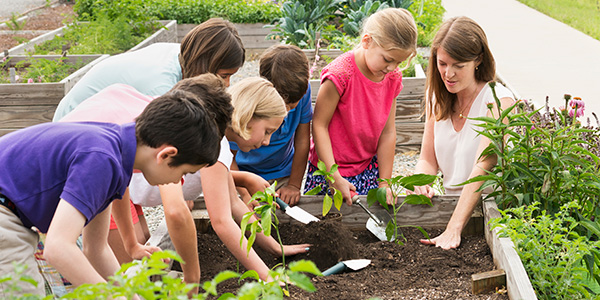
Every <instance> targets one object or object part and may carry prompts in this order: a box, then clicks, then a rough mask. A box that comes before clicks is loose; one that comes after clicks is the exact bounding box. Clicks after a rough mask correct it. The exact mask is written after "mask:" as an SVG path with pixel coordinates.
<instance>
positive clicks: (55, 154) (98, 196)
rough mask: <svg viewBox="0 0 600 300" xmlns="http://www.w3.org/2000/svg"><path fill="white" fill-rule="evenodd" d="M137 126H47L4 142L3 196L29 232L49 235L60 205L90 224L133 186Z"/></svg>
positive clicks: (0, 155) (0, 156)
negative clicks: (71, 208) (31, 229)
mask: <svg viewBox="0 0 600 300" xmlns="http://www.w3.org/2000/svg"><path fill="white" fill-rule="evenodd" d="M136 146H137V143H136V137H135V124H134V123H128V124H125V125H122V126H121V125H116V124H108V123H91V122H90V123H44V124H40V125H36V126H32V127H28V128H25V129H22V130H18V131H15V132H12V133H10V134H7V135H5V136H3V137H2V138H0V149H1V150H0V174H2V175H1V176H0V193H2V194H3V195H5V196H6V197H8V198H9V199H10V200H11V201H12V202H13V203H14V204H15V206H16V207H17V212H18V216H19V218H20V219H21V221H22V222H23V225H25V226H26V227H28V228H29V227H31V226H35V227H37V228H38V229H39V230H40V231H41V232H44V233H45V232H47V231H48V227H49V226H50V221H51V220H52V217H53V216H54V212H55V211H56V207H57V206H58V202H59V200H60V199H64V200H66V201H67V202H68V203H69V204H71V205H73V206H74V207H75V208H76V209H77V210H79V211H80V212H81V213H82V214H83V215H84V216H85V218H86V219H87V221H86V224H87V223H89V222H90V220H92V219H93V218H94V217H95V216H96V215H98V214H99V213H101V212H102V211H103V210H104V209H105V208H106V207H107V206H108V205H109V204H110V202H111V201H112V200H113V199H120V198H121V197H122V195H123V193H125V189H126V188H127V186H128V185H129V181H130V180H131V174H132V172H133V162H134V159H135V152H136Z"/></svg>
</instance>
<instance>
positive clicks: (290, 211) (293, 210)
mask: <svg viewBox="0 0 600 300" xmlns="http://www.w3.org/2000/svg"><path fill="white" fill-rule="evenodd" d="M275 202H277V204H279V207H280V208H281V210H283V212H285V214H286V215H288V216H290V217H292V218H294V219H295V220H296V221H298V222H302V223H304V224H308V223H310V222H318V221H319V219H317V217H315V216H313V215H311V214H309V213H308V212H306V211H305V210H304V209H302V208H300V207H298V206H294V207H291V206H289V205H288V204H287V203H285V202H283V201H282V200H281V199H279V197H277V198H275Z"/></svg>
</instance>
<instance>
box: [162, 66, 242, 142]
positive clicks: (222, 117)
mask: <svg viewBox="0 0 600 300" xmlns="http://www.w3.org/2000/svg"><path fill="white" fill-rule="evenodd" d="M173 89H174V90H175V89H178V90H183V91H187V92H190V93H193V94H195V95H197V96H198V97H200V99H201V100H203V102H204V105H205V107H206V109H207V110H208V111H209V112H210V113H212V114H214V119H215V122H216V123H217V126H218V128H219V133H220V134H221V136H223V135H225V129H227V127H228V126H229V125H230V124H231V114H232V113H233V106H232V104H231V96H230V95H229V93H227V92H226V86H225V82H224V81H223V80H222V79H221V78H219V77H218V76H216V75H214V74H210V73H207V74H202V75H198V76H195V77H191V78H188V79H183V80H181V81H179V82H178V83H177V84H175V86H173Z"/></svg>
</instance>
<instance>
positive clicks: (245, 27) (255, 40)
mask: <svg viewBox="0 0 600 300" xmlns="http://www.w3.org/2000/svg"><path fill="white" fill-rule="evenodd" d="M197 25H198V24H177V42H181V41H182V40H183V38H184V37H185V35H186V34H187V33H188V32H190V31H191V30H192V29H194V27H196V26H197ZM265 25H267V24H263V23H256V24H234V26H235V28H236V29H237V31H238V34H239V35H240V39H241V40H242V43H243V44H244V48H246V50H247V51H248V50H250V53H257V52H256V51H252V49H261V50H264V49H267V48H269V47H270V46H272V45H275V44H278V43H280V41H278V40H267V39H266V36H267V35H268V34H269V33H270V32H271V28H264V26H265ZM260 52H262V51H260Z"/></svg>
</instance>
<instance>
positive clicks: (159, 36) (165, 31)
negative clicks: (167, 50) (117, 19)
mask: <svg viewBox="0 0 600 300" xmlns="http://www.w3.org/2000/svg"><path fill="white" fill-rule="evenodd" d="M159 22H160V23H161V24H162V25H163V26H164V27H163V28H160V29H159V30H157V31H156V32H155V33H154V34H152V35H151V36H149V37H148V38H146V39H145V40H143V41H142V42H140V43H139V44H137V45H135V46H134V47H133V48H131V49H130V50H129V51H132V50H137V49H141V48H144V47H146V46H148V45H151V44H153V43H160V42H163V43H175V42H177V21H175V20H162V21H159ZM65 28H66V26H63V27H60V28H57V29H55V30H52V31H50V32H48V33H45V34H43V35H40V36H38V37H36V38H34V39H32V40H31V41H29V42H27V43H24V44H21V45H18V46H16V47H13V48H11V49H9V50H8V55H10V56H14V55H23V54H25V53H27V52H31V51H33V50H34V46H35V45H40V44H42V43H43V42H45V41H49V40H52V39H53V38H54V37H55V36H57V35H61V34H62V32H63V30H64V29H65ZM2 57H4V53H0V58H2Z"/></svg>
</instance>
